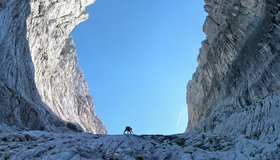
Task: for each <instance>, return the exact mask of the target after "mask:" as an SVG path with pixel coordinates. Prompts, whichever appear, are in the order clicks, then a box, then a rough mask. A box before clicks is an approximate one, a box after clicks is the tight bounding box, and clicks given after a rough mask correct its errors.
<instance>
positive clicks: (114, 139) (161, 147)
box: [0, 131, 280, 160]
mask: <svg viewBox="0 0 280 160" xmlns="http://www.w3.org/2000/svg"><path fill="white" fill-rule="evenodd" d="M279 146H280V141H279V140H278V141H275V142H274V143H266V142H262V141H256V140H252V139H247V138H246V137H242V136H239V137H237V138H236V139H233V138H229V137H222V136H214V135H209V134H195V135H192V134H188V135H186V134H182V135H170V136H163V135H114V136H104V135H92V134H84V133H66V134H64V133H50V132H42V131H29V132H16V133H9V134H7V133H3V134H0V157H1V158H2V159H11V160H17V159H21V160H29V159H38V160H39V159H40V160H41V159H44V160H52V159H60V160H80V159H81V160H86V159H93V160H104V159H108V160H117V159H122V160H174V159H182V160H209V159H220V160H229V159H238V160H246V159H256V160H258V159H279V158H280V156H279V151H280V147H279Z"/></svg>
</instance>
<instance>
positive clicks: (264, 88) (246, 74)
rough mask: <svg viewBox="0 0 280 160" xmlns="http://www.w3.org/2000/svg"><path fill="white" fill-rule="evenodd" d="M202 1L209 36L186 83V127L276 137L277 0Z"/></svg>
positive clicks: (279, 89) (279, 92) (279, 84)
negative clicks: (192, 73) (187, 120)
mask: <svg viewBox="0 0 280 160" xmlns="http://www.w3.org/2000/svg"><path fill="white" fill-rule="evenodd" d="M205 2H206V5H205V10H206V12H208V13H209V15H208V16H207V19H206V22H205V24H204V28H203V29H204V32H205V33H206V35H207V39H206V40H204V41H203V42H202V47H201V49H200V54H199V57H198V62H199V66H198V68H197V71H196V72H195V73H194V75H193V78H192V80H191V81H190V82H189V83H188V86H187V102H188V108H189V124H188V129H189V130H191V129H195V130H198V131H204V132H213V133H216V134H224V135H234V134H245V135H247V136H248V137H256V138H262V137H266V138H267V137H270V138H271V139H273V138H275V136H277V134H278V133H280V130H279V129H280V123H279V121H280V117H279V114H280V108H279V107H280V106H279V104H280V80H279V79H280V72H279V69H280V25H279V24H280V8H279V6H280V4H279V3H280V1H278V0H205ZM268 135H271V136H268Z"/></svg>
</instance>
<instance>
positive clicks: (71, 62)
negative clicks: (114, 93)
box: [0, 0, 106, 133]
mask: <svg viewBox="0 0 280 160" xmlns="http://www.w3.org/2000/svg"><path fill="white" fill-rule="evenodd" d="M91 3H93V0H78V1H77V0H31V1H30V0H23V1H17V0H2V1H0V48H1V51H0V52H1V56H2V58H1V59H0V65H1V71H0V98H1V100H0V108H1V109H0V114H1V116H0V131H1V130H3V131H7V130H15V129H16V130H21V129H41V130H58V129H59V128H60V129H62V128H64V127H65V126H66V125H65V124H66V123H67V122H71V123H72V124H73V123H74V124H76V126H77V127H78V128H79V127H81V128H82V129H83V130H85V131H88V132H92V133H106V129H105V128H104V126H103V125H102V123H101V121H100V120H99V119H98V118H97V117H96V115H95V113H94V111H93V101H92V98H91V96H90V95H89V91H88V88H87V85H86V83H85V81H84V79H83V74H82V72H81V71H80V70H79V69H78V68H77V66H76V65H77V57H76V51H75V47H74V44H73V41H72V40H71V38H70V37H69V34H70V32H71V30H72V29H73V28H74V27H75V26H76V25H77V24H78V23H79V22H81V21H83V20H85V19H86V18H87V14H86V13H85V11H84V10H85V7H86V6H87V5H89V4H91Z"/></svg>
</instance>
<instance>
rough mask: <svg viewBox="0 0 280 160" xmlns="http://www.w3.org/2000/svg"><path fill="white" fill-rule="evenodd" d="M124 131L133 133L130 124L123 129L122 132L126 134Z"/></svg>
mask: <svg viewBox="0 0 280 160" xmlns="http://www.w3.org/2000/svg"><path fill="white" fill-rule="evenodd" d="M126 133H127V134H132V133H133V131H132V128H131V127H130V126H126V127H125V130H124V132H123V134H126Z"/></svg>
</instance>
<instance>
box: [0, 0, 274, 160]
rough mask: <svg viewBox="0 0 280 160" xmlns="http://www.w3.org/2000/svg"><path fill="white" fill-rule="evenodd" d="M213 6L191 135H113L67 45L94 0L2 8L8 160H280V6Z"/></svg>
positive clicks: (265, 2) (1, 154)
mask: <svg viewBox="0 0 280 160" xmlns="http://www.w3.org/2000/svg"><path fill="white" fill-rule="evenodd" d="M205 2H206V5H205V10H206V11H207V12H208V13H209V15H208V17H207V19H206V22H205V24H204V28H203V29H204V32H205V33H206V35H207V39H206V40H204V41H203V42H202V48H201V49H200V54H199V57H198V62H199V66H198V68H197V71H196V72H195V74H194V75H193V79H192V80H191V81H190V82H189V83H188V87H187V88H188V92H187V101H188V107H189V126H188V131H187V133H184V134H178V135H112V136H108V135H102V134H103V133H106V129H105V128H104V126H103V125H102V123H101V121H100V120H99V119H98V118H97V117H96V115H95V113H94V111H93V100H92V98H91V97H90V95H89V91H88V88H87V86H86V82H85V81H84V79H83V74H82V72H81V71H80V70H79V69H78V68H77V66H76V65H77V56H76V51H75V46H74V43H73V41H72V39H71V37H69V33H70V32H71V30H72V29H73V28H74V27H75V25H77V24H78V23H79V22H81V21H83V20H85V19H86V18H87V14H86V13H85V11H84V10H85V7H86V6H87V5H89V4H91V3H93V0H46V1H43V0H21V1H19V0H0V49H1V50H0V52H1V56H2V58H1V59H0V66H1V70H0V159H136V160H139V159H197V160H204V159H226V160H227V159H280V138H279V136H280V131H279V127H280V126H279V121H280V118H279V112H280V110H279V104H280V103H279V102H280V98H279V97H280V95H279V94H280V90H279V87H280V81H279V78H280V72H279V68H280V62H279V61H280V37H279V36H280V27H279V26H280V25H279V24H280V1H279V0H205ZM186 45H187V44H186ZM69 122H71V124H75V126H76V127H77V129H78V130H80V129H82V130H84V131H86V132H90V133H81V132H72V131H71V130H70V129H69V128H71V126H72V127H73V125H70V127H69V126H68V127H67V123H68V124H69ZM74 128H75V127H74ZM72 129H73V128H72ZM92 133H97V135H94V134H92ZM100 134H101V135H100Z"/></svg>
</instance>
